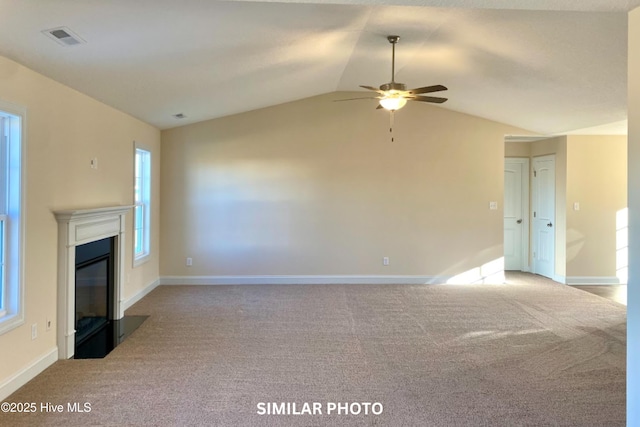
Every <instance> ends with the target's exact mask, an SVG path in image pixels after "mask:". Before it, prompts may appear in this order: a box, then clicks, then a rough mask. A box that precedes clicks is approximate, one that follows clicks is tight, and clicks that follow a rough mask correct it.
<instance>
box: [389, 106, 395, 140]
mask: <svg viewBox="0 0 640 427" xmlns="http://www.w3.org/2000/svg"><path fill="white" fill-rule="evenodd" d="M389 113H390V114H389V133H390V134H391V142H393V113H394V111H393V110H391V111H390V112H389Z"/></svg>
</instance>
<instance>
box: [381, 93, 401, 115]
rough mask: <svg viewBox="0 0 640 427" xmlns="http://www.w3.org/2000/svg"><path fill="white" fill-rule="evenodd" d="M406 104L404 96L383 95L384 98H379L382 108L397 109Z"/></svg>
mask: <svg viewBox="0 0 640 427" xmlns="http://www.w3.org/2000/svg"><path fill="white" fill-rule="evenodd" d="M406 104H407V100H406V98H403V97H402V96H398V95H395V96H394V95H390V96H385V97H384V98H382V99H380V105H382V108H384V109H385V110H389V111H396V110H399V109H401V108H402V107H404V106H405V105H406Z"/></svg>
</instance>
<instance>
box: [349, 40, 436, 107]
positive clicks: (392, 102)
mask: <svg viewBox="0 0 640 427" xmlns="http://www.w3.org/2000/svg"><path fill="white" fill-rule="evenodd" d="M387 40H389V43H391V82H390V83H385V84H383V85H381V86H380V89H376V88H375V87H372V86H360V87H361V88H364V89H367V90H371V91H374V92H377V93H378V96H375V97H367V98H350V99H340V100H339V101H352V100H355V99H379V101H378V102H379V105H378V107H377V108H378V109H380V108H384V109H386V110H389V111H391V112H393V111H396V110H399V109H401V108H402V107H404V106H405V105H406V104H407V101H419V102H432V103H435V104H442V103H443V102H445V101H446V100H447V98H440V97H436V96H420V95H421V94H423V93H433V92H440V91H443V90H447V88H446V87H445V86H442V85H434V86H425V87H419V88H416V89H409V90H407V86H406V85H405V84H404V83H397V82H396V81H395V71H396V70H395V60H396V43H398V41H400V36H387Z"/></svg>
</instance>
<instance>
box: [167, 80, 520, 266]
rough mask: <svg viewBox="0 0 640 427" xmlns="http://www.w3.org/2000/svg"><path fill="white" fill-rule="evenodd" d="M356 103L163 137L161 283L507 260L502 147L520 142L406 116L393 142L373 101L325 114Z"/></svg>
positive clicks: (257, 115)
mask: <svg viewBox="0 0 640 427" xmlns="http://www.w3.org/2000/svg"><path fill="white" fill-rule="evenodd" d="M351 95H353V94H349V93H339V94H330V95H323V96H318V97H314V98H309V99H306V100H302V101H297V102H292V103H288V104H283V105H280V106H276V107H271V108H266V109H262V110H257V111H253V112H249V113H245V114H240V115H236V116H232V117H227V118H222V119H217V120H211V121H207V122H202V123H198V124H194V125H189V126H184V127H180V128H175V129H172V130H167V131H163V132H162V153H163V162H162V173H161V179H162V183H161V185H162V207H161V209H162V230H161V236H162V242H161V247H162V250H161V275H163V276H167V275H169V276H234V275H428V276H443V275H444V276H453V275H456V274H459V273H462V272H465V271H467V270H469V269H473V268H476V267H480V266H482V265H483V264H485V263H487V262H489V261H492V260H495V259H497V258H500V257H502V255H503V249H502V228H503V226H502V222H503V220H502V199H503V195H502V193H503V157H504V142H503V141H504V135H505V134H508V133H521V132H523V131H522V130H518V129H513V128H511V127H508V126H505V125H502V124H498V123H495V122H491V121H487V120H484V119H480V118H476V117H472V116H468V115H465V114H459V113H454V112H450V111H447V110H444V109H441V108H438V107H432V106H429V105H421V104H410V105H409V106H408V107H407V108H405V109H403V110H401V111H400V112H398V113H397V114H396V117H395V126H394V132H395V142H391V141H390V134H389V114H388V113H387V112H384V111H379V110H376V109H375V103H374V102H367V101H354V102H340V103H334V102H332V100H333V99H335V98H344V97H349V96H351ZM490 201H498V202H499V206H500V209H499V210H495V211H492V210H489V202H490ZM384 256H388V257H390V261H391V262H390V265H389V266H387V267H385V266H383V265H382V258H383V257H384ZM185 257H192V258H193V266H192V267H186V266H185Z"/></svg>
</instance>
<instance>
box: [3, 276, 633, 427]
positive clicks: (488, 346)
mask: <svg viewBox="0 0 640 427" xmlns="http://www.w3.org/2000/svg"><path fill="white" fill-rule="evenodd" d="M508 278H509V280H508V282H509V283H507V284H497V285H422V286H417V285H265V286H250V285H247V286H161V287H158V288H157V289H155V290H154V291H153V292H152V293H150V294H149V295H148V296H146V297H145V298H144V299H143V300H141V301H140V302H138V303H137V304H136V305H135V306H134V307H132V308H131V309H130V310H129V311H128V312H127V314H130V315H138V314H148V315H150V316H151V317H149V319H147V321H146V322H145V323H144V324H143V325H142V326H141V327H140V328H139V329H138V330H137V331H135V332H134V333H133V334H132V335H131V337H129V338H128V339H127V340H126V341H125V342H124V343H123V344H121V345H120V346H119V347H117V348H116V349H115V350H114V351H113V352H112V353H111V354H109V355H108V356H107V357H106V358H104V359H91V360H66V361H59V362H57V363H55V364H54V365H53V366H51V367H50V368H48V369H47V370H46V371H45V372H43V373H42V374H41V375H39V376H38V377H36V378H35V379H34V380H32V381H31V382H29V383H28V384H27V385H25V386H24V387H22V388H21V389H20V390H18V391H17V392H16V393H14V394H13V395H12V396H10V397H9V398H8V399H7V401H8V402H34V403H37V405H38V407H39V405H40V404H41V403H46V402H51V403H53V404H62V405H64V407H65V412H63V413H53V414H52V413H46V412H42V411H37V412H36V413H31V414H6V413H4V414H3V413H0V425H3V426H4V425H10V426H21V425H25V426H39V425H60V426H88V425H100V426H111V425H113V426H116V425H118V426H120V425H154V426H156V425H157V426H164V425H180V426H186V425H216V426H289V425H291V426H298V425H301V426H302V425H304V426H320V425H345V426H352V425H353V426H356V425H380V426H551V425H554V426H555V425H559V426H623V425H624V424H625V352H626V337H625V334H626V309H625V307H624V306H622V305H620V304H617V303H615V302H612V301H609V300H606V299H604V298H601V297H599V296H596V295H592V294H589V293H586V292H583V291H580V290H577V289H572V288H570V287H568V286H564V285H560V284H557V283H554V282H551V281H549V280H546V279H543V278H540V277H538V276H534V275H529V274H510V275H509V276H508ZM74 402H78V403H80V404H83V403H85V402H87V403H89V404H90V407H91V412H84V413H70V412H69V411H68V410H67V405H68V404H69V403H74ZM261 402H262V403H264V404H265V405H264V409H265V411H266V409H269V407H267V405H266V404H267V403H270V402H276V403H282V402H284V403H287V402H289V403H295V404H296V411H297V412H301V411H302V410H304V404H305V403H308V404H309V409H311V408H313V406H312V405H313V403H314V402H316V403H317V404H319V405H321V406H320V411H321V413H318V412H317V411H316V413H315V415H314V414H307V413H304V414H290V415H267V414H265V415H260V414H259V413H258V412H259V408H260V406H259V404H260V403H261ZM364 402H370V403H372V402H378V403H380V404H381V405H382V413H380V414H377V415H376V414H371V413H370V414H368V415H365V414H363V413H362V412H364V409H365V406H366V405H362V403H364ZM331 403H334V404H336V405H337V404H342V405H343V406H342V408H344V404H345V403H348V404H352V403H360V404H361V405H360V406H353V405H350V407H349V412H351V411H353V412H356V411H357V410H358V408H359V409H360V411H361V413H360V414H357V415H356V414H353V413H349V414H345V411H344V410H342V411H340V412H341V413H338V409H337V408H338V406H336V408H334V410H333V411H332V413H330V414H329V413H327V412H328V410H329V409H330V405H331ZM289 408H290V410H292V409H293V408H292V405H290V407H289ZM316 409H317V407H316ZM379 409H380V407H379V406H377V407H376V410H377V412H379ZM285 410H286V407H285ZM369 410H371V407H369Z"/></svg>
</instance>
